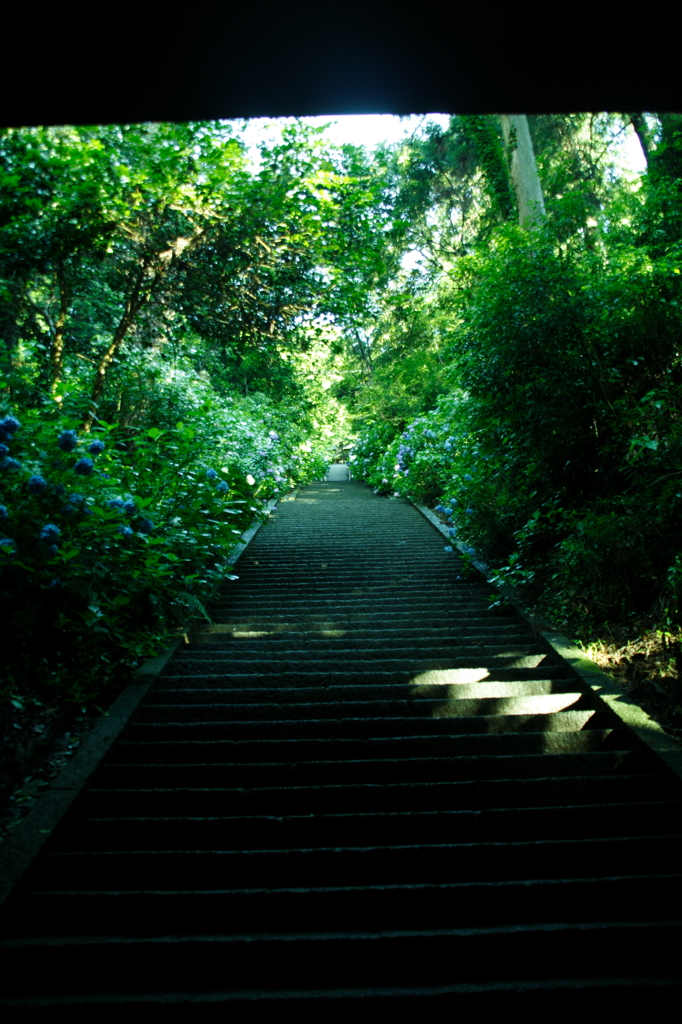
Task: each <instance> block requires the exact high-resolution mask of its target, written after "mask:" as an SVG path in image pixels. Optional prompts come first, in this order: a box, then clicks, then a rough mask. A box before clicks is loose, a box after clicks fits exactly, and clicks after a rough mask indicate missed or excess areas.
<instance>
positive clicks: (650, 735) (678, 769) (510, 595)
mask: <svg viewBox="0 0 682 1024" xmlns="http://www.w3.org/2000/svg"><path fill="white" fill-rule="evenodd" d="M408 501H410V504H411V505H414V507H415V508H416V509H417V511H419V512H421V514H422V515H423V516H424V517H425V519H427V520H428V521H429V523H431V525H432V526H433V527H435V529H436V530H438V532H439V533H441V534H442V535H443V537H445V539H446V540H447V542H448V544H450V545H453V546H455V547H457V548H458V549H459V551H461V552H462V554H466V553H467V552H470V550H471V549H470V548H469V547H468V545H466V544H463V543H461V542H460V541H457V540H454V539H453V538H452V537H451V536H450V534H449V533H448V528H447V527H446V526H445V525H444V524H443V523H442V522H441V521H440V519H439V518H438V516H437V515H436V514H435V513H434V512H432V511H431V509H429V508H427V507H426V506H425V505H420V504H418V503H417V502H416V501H412V500H411V499H409V498H408ZM470 557H471V562H472V564H473V565H474V566H475V567H476V569H477V570H478V571H479V572H480V573H481V575H482V576H484V577H485V579H486V580H487V581H488V582H490V579H491V576H492V573H491V571H490V567H489V566H488V565H487V564H486V563H485V562H483V561H482V560H481V559H480V558H478V557H477V556H475V557H474V556H471V555H470ZM491 586H492V584H491ZM495 589H496V590H497V591H499V593H501V594H502V596H503V597H504V598H506V600H507V601H509V603H510V604H511V605H512V607H513V608H514V611H516V612H517V614H519V615H520V616H521V617H522V618H524V619H525V620H526V621H527V622H529V623H530V624H531V626H532V627H533V629H534V630H535V631H536V633H537V634H538V637H540V638H541V640H542V641H543V643H544V645H546V647H547V650H548V653H549V652H550V651H551V652H554V653H555V654H557V655H558V656H559V657H560V658H561V659H562V660H563V661H565V662H566V663H567V664H568V665H569V666H570V668H571V670H572V671H573V673H574V674H575V675H576V676H577V677H578V678H579V679H580V680H581V681H582V682H583V683H584V684H586V685H587V686H589V687H590V689H591V690H592V691H593V692H594V693H595V694H596V695H597V696H598V697H599V698H600V699H601V700H602V701H603V702H604V704H605V705H606V707H607V708H608V709H609V710H610V711H611V712H613V713H614V714H615V715H617V717H618V718H619V719H620V721H621V722H623V724H624V725H626V726H627V727H628V728H629V729H631V730H632V731H633V732H634V733H635V735H636V736H637V737H638V738H639V739H640V740H641V741H642V742H643V743H644V744H646V746H647V747H648V748H649V749H650V750H651V751H653V753H654V754H656V755H657V757H659V758H660V759H661V760H662V761H663V762H664V764H665V765H666V766H667V767H668V768H669V769H670V770H671V771H672V772H674V773H675V775H677V776H678V778H680V779H682V746H680V744H679V743H677V742H676V740H674V739H673V738H672V736H669V735H668V734H667V733H666V732H664V730H663V729H662V728H661V727H660V725H658V723H657V722H654V721H653V719H651V718H649V716H648V715H647V713H646V712H645V711H643V710H642V708H640V706H639V705H638V704H635V703H634V701H631V700H629V699H628V697H627V694H625V693H624V692H623V690H621V689H620V687H619V686H618V685H617V684H616V683H615V682H614V681H613V680H612V679H611V677H610V676H608V675H607V674H606V673H605V672H602V670H601V669H600V668H599V666H598V665H595V663H594V662H593V661H592V660H591V659H590V658H588V657H587V655H586V654H585V653H584V651H581V650H580V648H579V647H575V646H574V645H573V644H572V643H571V642H570V640H569V639H568V638H567V637H565V636H564V635H563V634H562V633H557V632H555V631H554V630H552V629H548V628H547V624H546V623H544V622H542V621H541V620H540V619H539V618H537V616H535V615H533V614H532V612H529V611H528V610H527V609H526V608H525V607H524V606H523V604H521V602H520V601H519V599H518V597H517V596H516V595H515V593H514V591H513V590H512V588H511V587H505V586H499V585H495Z"/></svg>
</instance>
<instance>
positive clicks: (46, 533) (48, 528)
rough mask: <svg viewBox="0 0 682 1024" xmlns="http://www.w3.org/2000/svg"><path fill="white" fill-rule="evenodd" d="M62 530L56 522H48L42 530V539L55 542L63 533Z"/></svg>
mask: <svg viewBox="0 0 682 1024" xmlns="http://www.w3.org/2000/svg"><path fill="white" fill-rule="evenodd" d="M61 532H62V531H61V530H60V529H59V527H58V526H55V525H54V523H46V524H45V526H43V528H42V530H41V531H40V539H41V540H44V541H45V543H46V544H53V543H54V542H55V541H56V540H57V538H58V537H59V536H60V534H61Z"/></svg>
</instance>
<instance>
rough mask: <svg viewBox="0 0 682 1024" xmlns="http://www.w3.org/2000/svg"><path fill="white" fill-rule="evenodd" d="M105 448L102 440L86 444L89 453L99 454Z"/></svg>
mask: <svg viewBox="0 0 682 1024" xmlns="http://www.w3.org/2000/svg"><path fill="white" fill-rule="evenodd" d="M105 448H106V445H105V443H104V441H92V442H91V443H90V444H89V445H88V451H89V452H90V454H91V455H101V454H102V452H103V451H104V449H105Z"/></svg>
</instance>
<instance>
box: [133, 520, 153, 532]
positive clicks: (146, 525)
mask: <svg viewBox="0 0 682 1024" xmlns="http://www.w3.org/2000/svg"><path fill="white" fill-rule="evenodd" d="M153 529H154V524H153V522H152V521H151V519H141V520H140V524H139V526H138V527H137V530H138V533H151V532H152V530H153Z"/></svg>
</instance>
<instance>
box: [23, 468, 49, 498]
mask: <svg viewBox="0 0 682 1024" xmlns="http://www.w3.org/2000/svg"><path fill="white" fill-rule="evenodd" d="M27 487H28V489H29V491H30V492H31V494H42V493H43V491H44V490H45V489H46V487H47V480H46V479H45V478H44V477H42V476H40V474H38V473H36V474H35V475H34V476H32V477H31V478H30V480H29V481H28V484H27Z"/></svg>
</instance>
